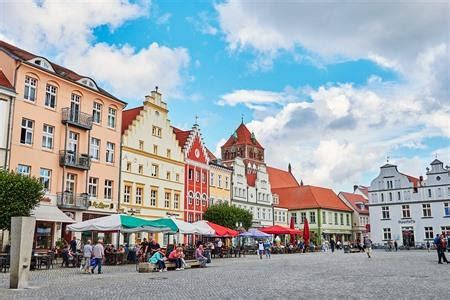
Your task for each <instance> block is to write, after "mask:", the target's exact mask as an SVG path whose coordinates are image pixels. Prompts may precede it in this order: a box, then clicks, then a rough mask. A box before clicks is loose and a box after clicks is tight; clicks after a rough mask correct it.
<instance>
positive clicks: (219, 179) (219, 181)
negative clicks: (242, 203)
mask: <svg viewBox="0 0 450 300" xmlns="http://www.w3.org/2000/svg"><path fill="white" fill-rule="evenodd" d="M217 184H218V185H219V187H220V188H221V187H222V175H218V176H217Z"/></svg>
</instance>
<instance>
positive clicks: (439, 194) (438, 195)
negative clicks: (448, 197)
mask: <svg viewBox="0 0 450 300" xmlns="http://www.w3.org/2000/svg"><path fill="white" fill-rule="evenodd" d="M438 177H439V176H438ZM437 197H438V198H441V197H442V190H441V188H437Z"/></svg>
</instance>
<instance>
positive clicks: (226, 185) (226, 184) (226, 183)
mask: <svg viewBox="0 0 450 300" xmlns="http://www.w3.org/2000/svg"><path fill="white" fill-rule="evenodd" d="M225 188H226V189H228V176H225Z"/></svg>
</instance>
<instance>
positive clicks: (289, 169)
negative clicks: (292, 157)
mask: <svg viewBox="0 0 450 300" xmlns="http://www.w3.org/2000/svg"><path fill="white" fill-rule="evenodd" d="M288 171H289V173H292V167H291V163H289V165H288Z"/></svg>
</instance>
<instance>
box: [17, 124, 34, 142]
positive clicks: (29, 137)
mask: <svg viewBox="0 0 450 300" xmlns="http://www.w3.org/2000/svg"><path fill="white" fill-rule="evenodd" d="M33 125H34V121H31V120H28V119H22V130H21V131H20V143H21V144H25V145H32V144H33Z"/></svg>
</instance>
